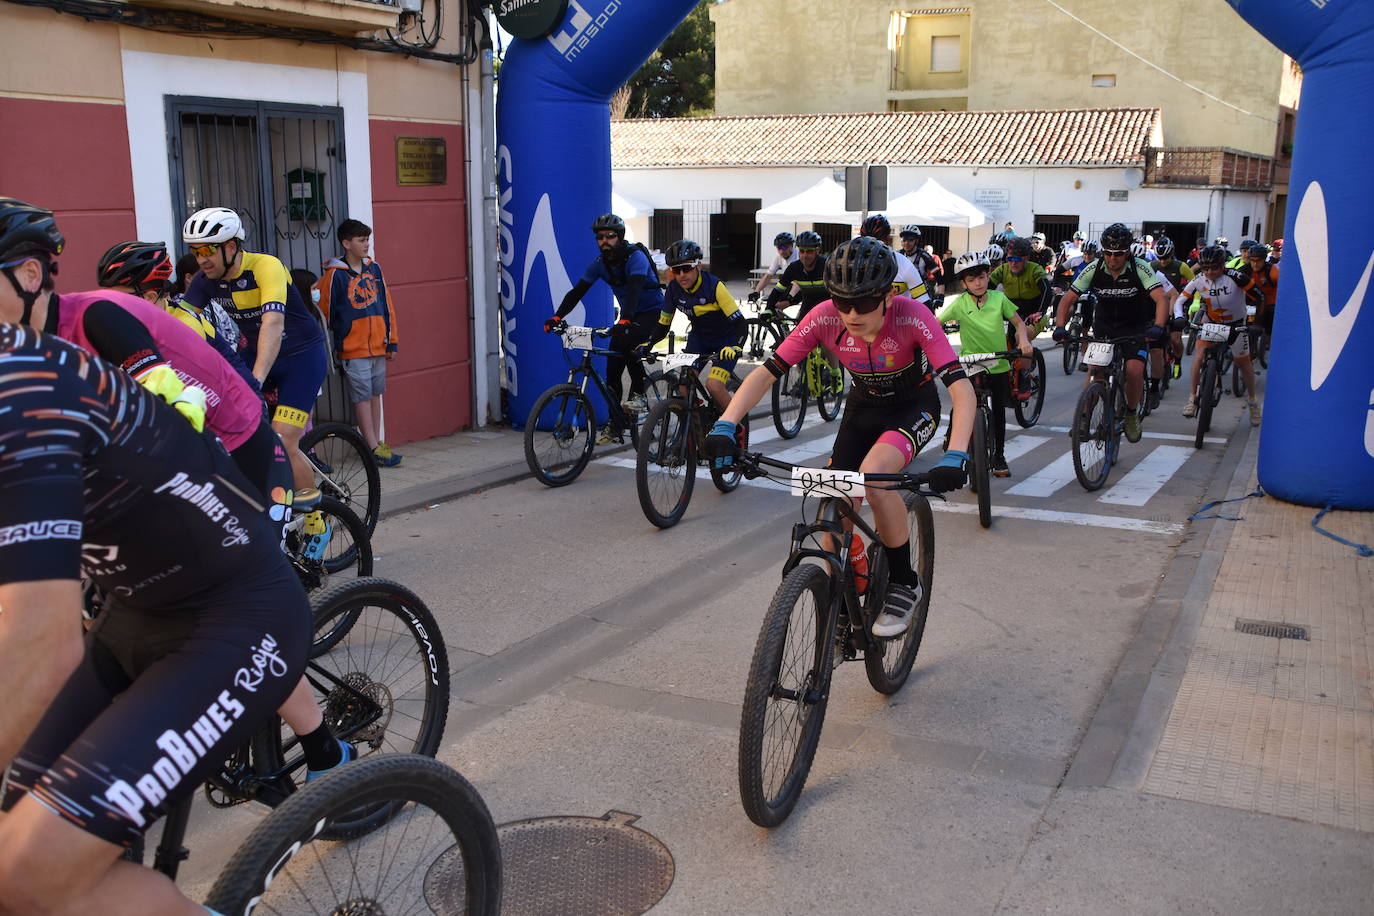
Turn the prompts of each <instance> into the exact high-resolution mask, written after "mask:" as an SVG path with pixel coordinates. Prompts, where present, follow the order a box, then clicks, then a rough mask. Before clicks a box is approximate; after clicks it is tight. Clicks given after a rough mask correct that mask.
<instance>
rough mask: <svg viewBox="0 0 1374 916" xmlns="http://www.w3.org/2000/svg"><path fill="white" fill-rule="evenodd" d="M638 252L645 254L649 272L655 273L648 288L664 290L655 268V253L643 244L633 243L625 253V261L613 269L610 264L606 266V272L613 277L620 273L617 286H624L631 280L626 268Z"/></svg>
mask: <svg viewBox="0 0 1374 916" xmlns="http://www.w3.org/2000/svg"><path fill="white" fill-rule="evenodd" d="M636 251H642V252H644V259H645V260H646V261H648V262H649V270H651V271H652V272H653V273H652V275H650V276H649V280H650V282H649V283H648V284H646V288H652V287H655V286H657V287H658V288H659V289H664V288H665V287H664V285H663V283H662V282H660V281H659V279H658V268H657V267H655V266H654V255H653V252H651V251H649V248H648V246H646V245H645V244H644V243H643V242H633V243H631V244H630V245H629V250H628V251H626V252H625V260H624V261H621V262H620V265H619V266H618V267H611V266H610V265H609V264H608V265H606V270H607V272H608V273H610V274H611V276H612V277H614V276H615V273H614V271H616V270H618V271H620V276H621V279H620V283H617V284H616V285H617V286H620V285H623V284H624V283H625V281H626V280H628V279H629V273H628V271H627V270H626V268H627V266H628V265H629V263H630V255H632V254H634V253H635V252H636Z"/></svg>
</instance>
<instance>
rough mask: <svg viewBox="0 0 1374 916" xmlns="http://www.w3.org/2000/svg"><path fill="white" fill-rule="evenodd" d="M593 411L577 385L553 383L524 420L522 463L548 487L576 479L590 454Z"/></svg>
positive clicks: (592, 435)
mask: <svg viewBox="0 0 1374 916" xmlns="http://www.w3.org/2000/svg"><path fill="white" fill-rule="evenodd" d="M595 433H596V414H595V413H593V412H592V402H591V401H589V400H588V399H587V396H586V395H585V394H583V393H582V389H580V388H578V387H577V386H576V385H555V386H553V387H552V388H550V389H549V390H548V391H546V392H544V393H543V394H541V395H540V396H539V400H537V401H535V402H534V408H533V409H532V410H530V415H529V418H528V419H526V421H525V463H526V464H528V465H529V468H530V473H531V474H533V475H534V476H535V479H537V480H538V481H539V482H540V483H542V484H544V485H545V486H547V487H562V486H566V485H568V484H570V483H572V482H573V481H574V480H576V479H577V475H579V474H581V473H582V470H583V468H585V467H586V466H587V462H588V461H590V460H591V457H592V440H593V439H594V438H595Z"/></svg>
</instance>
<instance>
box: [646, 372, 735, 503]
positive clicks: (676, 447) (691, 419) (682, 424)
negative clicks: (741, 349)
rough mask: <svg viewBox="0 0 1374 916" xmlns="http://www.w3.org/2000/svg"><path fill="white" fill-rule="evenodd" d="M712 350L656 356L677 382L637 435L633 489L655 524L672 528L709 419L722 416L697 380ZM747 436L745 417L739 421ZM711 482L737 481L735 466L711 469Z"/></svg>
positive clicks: (725, 486) (687, 496) (726, 485)
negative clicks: (637, 444)
mask: <svg viewBox="0 0 1374 916" xmlns="http://www.w3.org/2000/svg"><path fill="white" fill-rule="evenodd" d="M715 356H716V354H714V353H707V354H703V355H697V354H691V353H677V354H673V355H671V356H664V357H660V361H661V362H662V364H663V366H664V370H665V372H668V371H672V372H673V373H675V377H676V387H675V388H674V389H673V391H672V392H671V393H670V394H669V395H668V397H666V398H664V399H663V400H662V401H659V402H658V403H657V404H655V405H654V406H653V408H652V409H650V411H649V416H648V418H647V419H646V420H645V421H644V429H643V430H642V432H641V434H640V436H639V446H638V450H637V452H636V454H635V490H636V491H637V492H638V494H639V507H640V509H642V510H643V512H644V517H645V518H647V519H648V520H649V521H650V522H652V523H653V524H655V525H657V526H658V527H659V528H671V527H672V526H673V525H676V524H677V523H678V522H679V521H681V519H682V515H683V513H684V512H686V511H687V504H688V503H689V502H691V500H692V489H693V487H694V486H695V483H696V473H697V462H698V461H699V460H703V461H704V460H705V459H703V458H701V457H700V456H701V454H702V446H703V445H704V443H705V441H706V435H707V433H708V432H710V429H711V425H712V424H713V423H715V422H716V421H717V420H719V419H720V415H721V412H722V408H721V406H720V405H719V404H717V403H716V400H715V398H713V397H712V396H711V393H710V392H709V391H707V390H706V385H705V384H703V383H702V381H701V370H702V368H704V367H705V365H706V363H708V362H710V361H712V360H713V359H715ZM725 387H726V389H727V390H729V391H734V390H735V389H736V388H738V387H739V378H738V377H737V376H736V377H732V378H731V379H730V381H728V382H726V384H725ZM740 425H741V427H743V429H744V434H745V436H746V438H747V437H748V434H749V419H748V418H747V417H746V418H745V419H744V420H743V421H742V422H741V424H740ZM710 470H711V482H712V483H714V484H715V485H716V489H717V490H719V491H720V492H722V493H729V492H731V491H732V490H734V489H735V488H736V487H738V486H739V482H740V473H739V470H738V469H737V468H725V469H721V468H715V467H712V468H711V469H710Z"/></svg>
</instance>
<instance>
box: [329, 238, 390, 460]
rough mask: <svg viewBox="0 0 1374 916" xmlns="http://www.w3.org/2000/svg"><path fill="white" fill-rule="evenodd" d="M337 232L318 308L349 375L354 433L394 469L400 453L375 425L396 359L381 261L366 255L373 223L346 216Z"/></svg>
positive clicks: (338, 355) (388, 296) (345, 371)
mask: <svg viewBox="0 0 1374 916" xmlns="http://www.w3.org/2000/svg"><path fill="white" fill-rule="evenodd" d="M338 235H339V246H340V247H341V248H343V254H342V255H341V256H340V257H337V258H334V259H333V260H332V261H329V262H328V263H326V264H325V265H324V276H322V277H321V278H320V282H319V285H318V286H317V287H316V289H318V290H319V291H320V298H319V305H320V310H321V311H322V312H323V313H324V316H325V320H326V321H327V322H328V323H329V332H330V334H331V335H333V338H334V354H335V356H336V357H337V358H338V360H339V361H340V363H342V365H343V370H344V377H345V378H347V379H348V396H349V399H350V400H351V401H352V402H353V409H354V412H355V414H356V416H357V418H358V432H360V433H362V436H363V438H364V439H365V440H367V445H368V448H370V449H372V455H373V457H374V458H376V459H377V464H378V466H380V467H384V468H394V467H396V465H398V464H400V463H401V461H402V458H401V456H400V455H398V454H396V452H394V451H392V448H391V446H389V445H387V444H386V443H385V442H383V441H382V440H381V430H380V427H381V420H382V393H383V392H385V391H386V364H387V362H389V361H390V360H393V359H395V358H396V350H397V334H396V311H395V304H394V303H393V302H392V300H391V296H390V295H389V293H388V291H387V287H386V280H385V279H384V278H383V277H382V268H381V265H379V264H378V263H377V262H376V261H374V260H372V258H370V257H369V256H368V253H369V250H370V248H371V246H372V227H371V226H369V225H367V224H366V223H364V222H362V221H361V220H356V219H346V220H344V221H343V222H342V223H340V224H339V232H338ZM312 298H313V297H312Z"/></svg>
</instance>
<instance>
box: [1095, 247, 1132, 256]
mask: <svg viewBox="0 0 1374 916" xmlns="http://www.w3.org/2000/svg"><path fill="white" fill-rule="evenodd" d="M1102 254H1103V255H1104V256H1106V255H1116V254H1120V255H1127V254H1130V251H1128V250H1127V249H1125V248H1103V249H1102Z"/></svg>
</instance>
